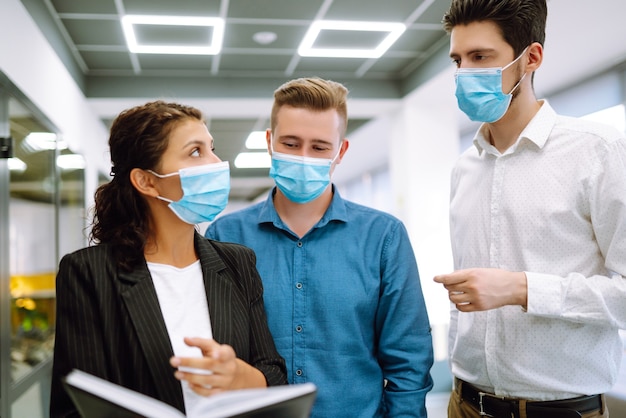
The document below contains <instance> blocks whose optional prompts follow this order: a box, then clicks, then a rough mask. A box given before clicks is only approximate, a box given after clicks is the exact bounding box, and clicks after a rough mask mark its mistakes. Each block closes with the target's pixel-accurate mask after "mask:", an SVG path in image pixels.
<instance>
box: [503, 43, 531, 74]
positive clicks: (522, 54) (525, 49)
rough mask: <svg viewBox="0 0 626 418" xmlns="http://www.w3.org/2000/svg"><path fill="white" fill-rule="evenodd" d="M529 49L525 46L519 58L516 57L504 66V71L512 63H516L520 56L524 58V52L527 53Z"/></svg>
mask: <svg viewBox="0 0 626 418" xmlns="http://www.w3.org/2000/svg"><path fill="white" fill-rule="evenodd" d="M527 50H528V47H526V48H524V50H523V51H522V53H521V54H519V55H518V57H517V58H515V59H514V60H513V61H511V62H509V63H508V64H507V65H505V66H504V67H502V71H504V70H506V69H507V68H509V67H510V66H511V65H513V64H515V63H516V62H517V61H518V60H519V59H520V58H522V57H523V56H524V54H525V53H526V51H527Z"/></svg>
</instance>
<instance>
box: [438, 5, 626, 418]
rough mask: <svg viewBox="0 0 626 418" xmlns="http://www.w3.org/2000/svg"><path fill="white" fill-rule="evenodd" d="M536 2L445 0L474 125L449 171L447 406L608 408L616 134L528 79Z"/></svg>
mask: <svg viewBox="0 0 626 418" xmlns="http://www.w3.org/2000/svg"><path fill="white" fill-rule="evenodd" d="M546 15H547V6H546V0H452V4H451V6H450V9H449V10H448V12H447V13H446V14H445V16H444V20H443V23H444V28H445V29H446V30H447V31H448V32H449V33H450V35H451V37H450V56H451V57H452V59H453V61H454V62H455V63H456V65H457V68H458V70H457V73H456V75H455V77H456V83H457V89H456V96H457V100H458V104H459V107H460V108H461V110H463V111H464V112H465V113H466V114H467V115H468V116H469V117H470V119H472V120H476V121H481V122H484V123H483V124H482V125H481V127H480V129H479V130H478V132H477V134H476V137H475V139H474V147H471V148H470V149H469V150H467V151H466V152H465V153H464V154H463V155H462V156H461V158H460V159H459V161H458V162H457V165H456V166H455V168H454V170H453V173H452V185H451V187H452V192H451V201H450V229H451V238H452V250H453V255H454V268H455V271H454V272H453V273H450V274H443V275H440V276H437V277H435V281H436V282H439V283H442V284H443V285H444V286H445V288H446V289H447V290H448V292H449V298H450V301H451V302H452V304H453V306H452V313H451V323H450V341H449V344H450V345H449V349H450V364H451V369H452V373H453V374H454V376H455V390H454V392H453V394H452V396H451V398H450V403H449V407H448V412H449V417H452V418H458V417H479V416H484V415H488V416H495V417H512V416H515V417H527V418H537V417H551V418H555V417H581V416H582V417H608V411H607V409H606V406H605V404H604V397H603V396H602V394H603V393H605V392H606V391H608V390H609V389H610V388H611V386H612V385H613V384H614V382H615V380H616V376H617V371H618V370H619V366H620V361H621V357H622V344H621V341H620V338H619V335H618V330H619V329H620V328H622V329H624V328H626V280H625V279H624V276H625V275H626V140H625V139H624V136H623V134H621V133H619V132H617V131H616V130H615V129H612V128H610V127H608V126H604V125H599V124H596V123H591V122H587V121H583V120H579V119H574V118H567V117H563V116H559V115H557V114H556V113H555V112H554V110H553V109H552V108H551V107H550V105H549V104H548V103H547V102H546V101H545V100H537V98H536V97H535V93H534V90H533V84H532V80H533V76H534V72H535V71H536V70H537V69H538V68H539V67H540V65H541V62H542V58H543V43H544V38H545V22H546Z"/></svg>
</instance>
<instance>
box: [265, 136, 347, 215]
mask: <svg viewBox="0 0 626 418" xmlns="http://www.w3.org/2000/svg"><path fill="white" fill-rule="evenodd" d="M270 144H271V142H270ZM340 150H341V149H340ZM338 156H339V151H338V152H337V155H335V157H334V158H332V159H330V158H311V157H303V156H299V155H291V154H283V153H280V152H276V151H274V149H273V146H272V166H271V168H270V177H271V178H273V179H274V182H275V183H276V187H278V188H279V189H280V191H281V192H282V193H283V194H284V195H285V196H286V197H287V199H289V200H291V201H292V202H294V203H300V204H303V203H308V202H311V201H313V200H315V199H317V198H318V197H319V196H320V195H321V194H322V192H323V191H324V190H325V189H326V187H327V186H328V185H329V184H330V168H331V167H332V165H333V163H334V162H335V160H336V159H337V157H338Z"/></svg>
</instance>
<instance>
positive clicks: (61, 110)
mask: <svg viewBox="0 0 626 418" xmlns="http://www.w3.org/2000/svg"><path fill="white" fill-rule="evenodd" d="M0 27H2V32H3V35H2V36H3V40H2V42H0V71H1V72H3V73H4V74H5V75H6V76H7V77H8V78H9V79H10V80H11V82H12V83H13V84H14V85H16V86H17V87H18V88H19V89H20V90H21V91H22V93H24V95H25V96H26V97H28V98H29V99H30V100H31V101H32V102H33V103H34V104H35V106H37V107H38V108H39V110H40V111H41V112H42V113H43V114H45V115H46V116H47V117H48V118H49V119H50V121H51V122H52V123H53V124H54V125H55V126H56V127H57V128H58V130H59V132H60V133H61V135H62V136H63V139H64V140H65V141H67V143H68V144H69V146H70V148H71V149H72V150H73V151H74V152H76V153H80V154H83V156H84V157H85V159H86V161H87V168H86V170H85V176H86V184H87V187H86V190H85V197H86V201H87V202H92V200H93V194H94V191H95V187H96V185H97V172H98V169H100V170H102V171H103V172H108V170H109V167H108V166H109V158H108V155H107V149H106V145H107V143H106V138H107V131H106V127H105V126H104V124H103V123H102V122H101V121H100V119H99V118H98V117H97V116H96V115H95V114H94V113H93V112H92V110H91V108H90V107H89V104H88V103H87V100H86V99H85V97H84V95H83V94H82V92H81V90H80V89H79V88H78V86H77V85H76V83H75V81H74V79H73V78H72V77H71V76H70V74H69V73H68V71H67V69H66V68H65V67H64V65H63V63H62V62H61V61H60V59H59V58H58V56H57V55H56V54H55V52H54V51H53V49H52V48H51V47H50V45H49V44H48V42H47V40H46V38H45V37H44V36H43V35H42V33H41V32H40V30H39V28H38V27H37V25H35V23H34V22H33V20H32V18H31V17H30V15H29V14H28V12H27V11H26V9H25V8H24V6H23V5H22V3H21V2H20V0H2V1H0Z"/></svg>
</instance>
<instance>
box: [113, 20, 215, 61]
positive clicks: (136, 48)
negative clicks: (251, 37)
mask: <svg viewBox="0 0 626 418" xmlns="http://www.w3.org/2000/svg"><path fill="white" fill-rule="evenodd" d="M134 25H160V26H206V27H212V28H213V34H212V35H211V43H210V44H208V45H206V46H198V45H142V44H139V43H138V42H137V37H136V36H135V30H134ZM122 29H123V30H124V36H125V37H126V44H127V45H128V49H129V50H130V52H134V53H137V54H188V55H217V54H219V52H220V50H221V49H222V41H223V40H224V19H221V18H219V17H196V16H146V15H126V16H124V17H122Z"/></svg>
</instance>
